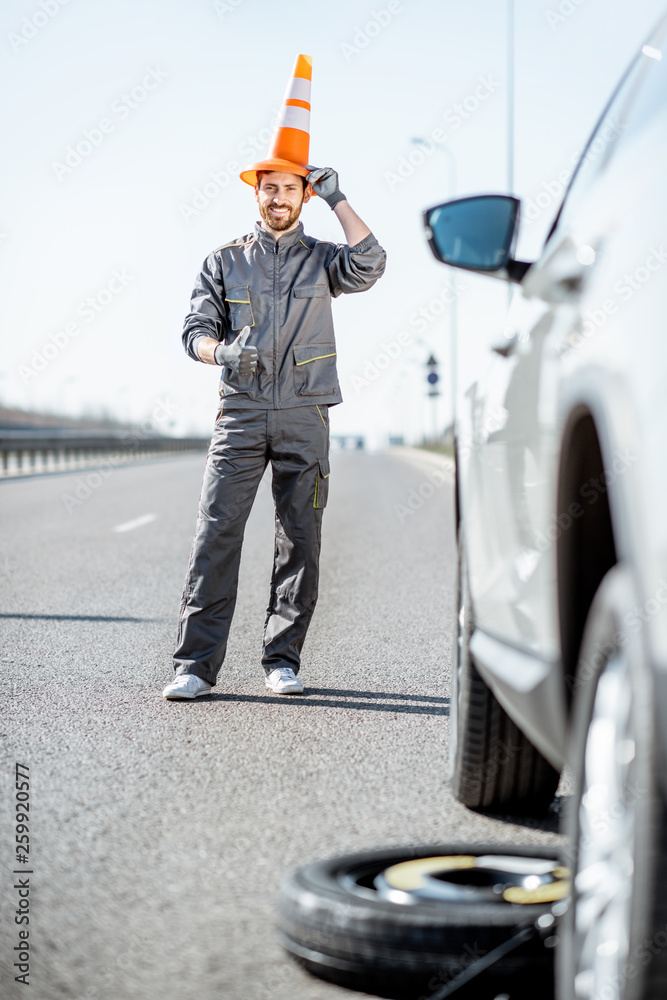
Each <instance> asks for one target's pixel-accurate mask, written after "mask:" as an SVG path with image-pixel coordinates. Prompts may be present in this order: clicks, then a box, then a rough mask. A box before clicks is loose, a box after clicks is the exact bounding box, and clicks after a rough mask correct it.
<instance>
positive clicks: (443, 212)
mask: <svg viewBox="0 0 667 1000" xmlns="http://www.w3.org/2000/svg"><path fill="white" fill-rule="evenodd" d="M520 204H521V202H520V201H519V199H518V198H513V197H511V196H510V195H504V194H482V195H475V196H474V197H472V198H456V199H454V200H453V201H446V202H445V203H444V204H443V205H436V206H435V207H434V208H428V209H427V210H426V211H425V212H424V226H425V228H426V236H427V239H428V244H429V246H430V248H431V250H432V252H433V256H434V257H435V259H436V260H439V261H440V262H441V263H442V264H449V265H450V266H451V267H460V268H463V269H464V270H466V271H477V272H478V273H480V274H489V275H491V277H494V278H501V279H503V280H504V281H516V282H519V281H521V279H522V278H523V276H524V274H525V273H526V271H527V270H528V268H529V267H530V264H529V263H527V262H525V261H519V260H514V259H513V258H512V251H513V249H514V246H515V243H516V237H517V233H518V229H519V225H518V222H519V207H520Z"/></svg>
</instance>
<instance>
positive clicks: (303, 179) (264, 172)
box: [257, 170, 308, 191]
mask: <svg viewBox="0 0 667 1000" xmlns="http://www.w3.org/2000/svg"><path fill="white" fill-rule="evenodd" d="M275 173H276V171H275V170H258V171H257V187H261V183H262V177H266V175H267V174H275ZM285 173H289V171H288V170H287V171H285ZM295 176H296V177H300V174H296V175H295ZM301 183H302V184H303V190H304V191H305V190H306V188H307V187H308V178H307V177H301Z"/></svg>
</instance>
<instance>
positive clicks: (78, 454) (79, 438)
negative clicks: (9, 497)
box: [0, 430, 209, 478]
mask: <svg viewBox="0 0 667 1000" xmlns="http://www.w3.org/2000/svg"><path fill="white" fill-rule="evenodd" d="M208 446H209V438H200V437H187V438H177V437H173V438H171V437H147V436H143V435H142V434H141V432H137V431H128V432H127V433H126V434H109V433H108V432H102V433H100V432H95V431H88V432H86V431H68V430H62V431H61V430H53V431H52V430H48V431H43V432H41V433H40V432H38V431H14V430H0V478H7V477H12V476H21V475H34V474H36V473H46V472H63V471H68V470H70V469H86V468H91V467H93V466H114V465H120V464H124V463H126V462H134V461H137V460H138V459H141V460H144V461H145V460H146V459H149V458H162V457H164V458H166V457H167V456H170V455H181V454H185V453H187V452H196V451H205V450H206V449H207V448H208Z"/></svg>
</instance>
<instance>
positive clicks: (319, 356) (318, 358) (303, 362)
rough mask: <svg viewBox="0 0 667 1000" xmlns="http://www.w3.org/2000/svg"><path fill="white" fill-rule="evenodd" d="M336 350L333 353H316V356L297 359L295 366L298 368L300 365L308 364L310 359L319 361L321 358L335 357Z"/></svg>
mask: <svg viewBox="0 0 667 1000" xmlns="http://www.w3.org/2000/svg"><path fill="white" fill-rule="evenodd" d="M335 357H336V352H335V351H334V352H333V354H318V355H317V357H316V358H308V360H307V361H297V363H296V366H297V368H299V367H300V366H301V365H309V364H310V362H311V361H321V360H322V359H323V358H335Z"/></svg>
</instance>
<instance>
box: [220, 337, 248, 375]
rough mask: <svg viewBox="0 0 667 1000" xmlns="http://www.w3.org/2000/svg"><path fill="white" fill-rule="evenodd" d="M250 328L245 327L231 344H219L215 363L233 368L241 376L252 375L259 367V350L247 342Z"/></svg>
mask: <svg viewBox="0 0 667 1000" xmlns="http://www.w3.org/2000/svg"><path fill="white" fill-rule="evenodd" d="M249 336H250V327H249V326H244V327H243V329H242V330H241V332H240V333H239V335H238V337H237V338H236V340H234V341H232V343H231V344H218V346H217V347H216V349H215V363H216V364H217V365H224V366H225V367H226V368H231V369H232V371H235V372H238V374H239V375H250V374H251V373H252V372H254V370H255V368H256V367H257V348H256V347H254V346H253V345H252V344H250V345H247V344H246V342H247V340H248V337H249Z"/></svg>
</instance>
